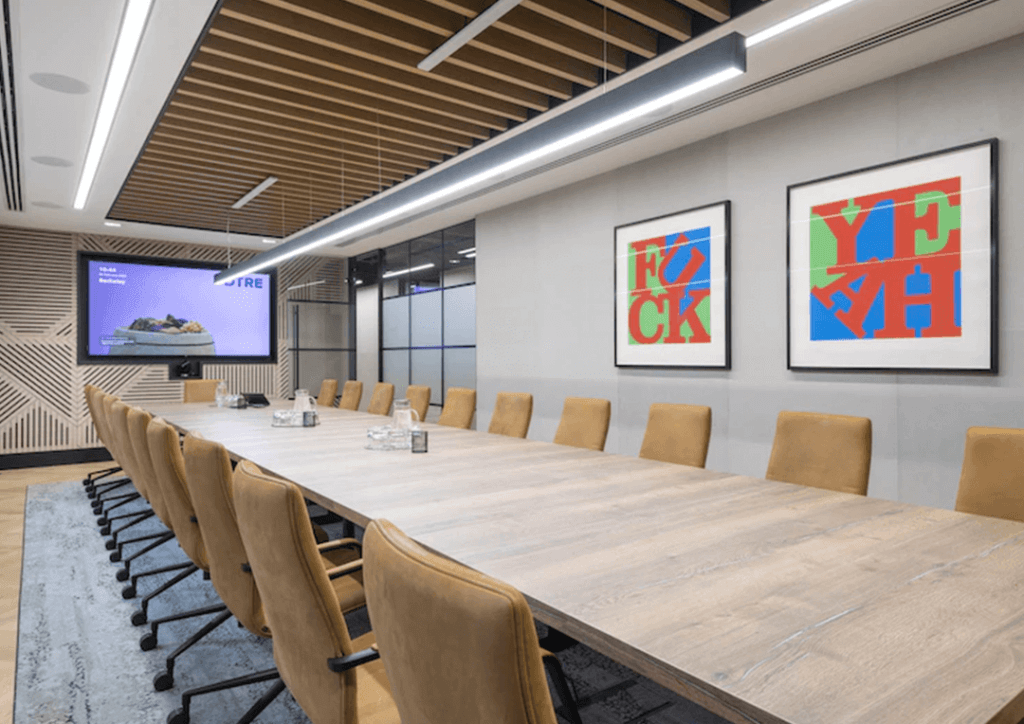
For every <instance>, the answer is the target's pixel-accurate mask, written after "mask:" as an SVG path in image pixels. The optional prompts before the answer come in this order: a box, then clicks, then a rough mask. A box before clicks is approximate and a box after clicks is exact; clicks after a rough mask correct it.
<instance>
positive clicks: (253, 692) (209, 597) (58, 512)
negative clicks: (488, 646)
mask: <svg viewBox="0 0 1024 724" xmlns="http://www.w3.org/2000/svg"><path fill="white" fill-rule="evenodd" d="M131 505H135V504H131ZM125 507H126V508H127V507H129V506H127V505H126V506H125ZM95 520H96V519H95V516H94V515H93V514H92V511H91V509H90V507H89V505H88V499H87V498H86V496H85V493H84V491H83V490H82V485H81V483H80V482H78V481H73V482H69V483H55V484H52V485H35V486H32V487H30V488H29V489H28V493H27V496H26V501H25V544H24V557H23V563H22V587H21V602H20V611H19V624H18V659H17V661H18V666H17V673H16V684H15V700H14V724H56V723H58V722H59V723H61V724H71V723H74V724H129V723H131V724H163V722H165V721H166V719H167V716H168V714H169V713H170V712H171V711H173V710H174V709H177V708H178V707H179V706H180V698H181V692H182V691H185V690H186V689H191V688H194V687H198V686H203V685H206V684H210V683H213V682H217V681H222V680H224V679H229V678H232V677H235V676H243V675H245V674H250V673H254V672H257V671H261V670H264V669H269V668H272V667H273V665H274V662H273V655H272V651H271V642H270V641H269V640H265V639H259V638H257V637H255V636H252V635H251V634H250V633H249V632H247V631H246V630H244V629H242V628H239V627H238V625H237V623H236V622H235V621H234V619H230V620H228V621H227V622H226V623H224V624H222V625H221V626H220V627H219V628H218V629H216V630H215V631H213V632H212V633H211V634H209V635H208V636H207V637H206V638H204V639H203V640H201V641H200V642H199V643H197V644H196V645H195V646H193V647H192V648H191V649H190V650H188V651H187V652H185V653H184V654H182V655H181V656H180V657H179V658H178V661H177V663H176V666H175V686H174V688H173V689H171V690H169V691H165V692H156V691H154V689H153V684H152V682H153V677H154V676H156V675H157V674H158V673H159V672H161V671H163V669H164V659H165V657H166V656H167V654H168V653H170V652H171V651H172V650H174V649H175V648H176V647H177V645H178V644H179V643H180V642H181V641H183V640H185V639H186V638H187V637H188V636H189V635H191V634H192V633H194V632H195V631H196V630H197V629H199V628H200V627H201V626H202V625H203V623H205V622H206V621H207V620H209V619H210V618H212V616H204V617H199V618H194V619H190V620H186V621H181V622H174V623H169V624H165V625H163V626H161V627H160V634H159V641H160V643H159V645H158V646H157V647H156V648H155V649H153V650H151V651H142V650H141V649H140V648H139V638H140V637H141V636H142V634H143V633H146V632H148V631H149V627H148V626H138V627H136V626H132V625H131V623H130V616H131V614H132V612H133V611H134V610H135V609H136V608H137V606H138V603H137V599H136V600H124V599H123V598H122V597H121V588H122V586H123V585H124V584H122V583H119V582H118V581H116V580H115V577H114V576H115V572H116V571H117V569H118V568H119V567H120V564H119V563H110V562H109V558H108V556H109V552H108V551H107V550H106V549H105V548H104V539H103V537H102V536H100V535H99V533H98V531H97V526H96V522H95ZM160 530H163V526H162V525H160V524H159V523H158V522H157V521H156V520H155V519H152V518H151V519H150V520H147V521H145V522H144V523H142V524H139V525H137V526H135V527H134V528H133V529H132V531H134V532H133V534H132V535H133V536H134V535H143V534H145V533H150V532H157V531H160ZM328 530H329V532H330V533H331V534H332V537H337V536H338V535H339V534H340V531H338V530H335V529H331V528H330V527H329V528H328ZM126 537H127V536H126ZM136 545H139V544H136ZM129 552H130V550H129ZM185 560H186V559H185V555H184V553H183V552H182V551H181V550H180V549H179V548H178V546H177V544H176V543H174V542H173V541H171V542H169V543H167V544H165V545H163V546H161V547H160V548H158V549H157V550H155V551H152V552H151V553H148V554H146V555H145V556H143V558H142V559H140V560H139V561H137V562H136V564H135V565H134V568H133V572H136V571H142V570H146V569H149V568H155V567H158V566H163V565H169V564H172V563H178V562H184V561H185ZM172 575H173V574H163V575H159V576H152V577H149V578H144V579H142V580H141V581H140V582H139V596H140V597H141V596H143V595H145V594H146V593H147V592H148V591H151V590H153V589H154V588H156V587H157V586H158V585H159V584H160V583H161V582H163V581H165V580H167V579H168V578H170V577H171V576H172ZM218 602H219V601H218V599H217V596H216V593H215V592H214V591H213V587H212V586H211V585H210V583H209V582H208V581H204V580H203V579H202V575H201V574H200V573H195V574H193V575H192V576H191V577H190V578H188V579H186V580H185V581H183V582H182V583H180V584H178V585H177V586H175V587H174V588H172V589H171V590H169V591H167V592H166V593H164V594H162V595H161V596H158V597H157V598H155V599H154V600H153V601H152V603H151V604H150V607H149V617H150V619H153V618H157V617H160V616H163V615H168V614H171V613H176V612H180V611H186V610H190V609H193V608H199V607H201V606H205V605H213V604H215V603H218ZM349 626H350V628H351V629H352V633H353V635H359V634H360V633H362V632H363V631H365V629H366V627H367V626H368V622H367V620H366V618H365V614H364V613H362V612H358V613H357V614H355V615H354V616H351V617H350V618H349ZM539 628H540V631H539V633H540V634H541V635H544V633H546V631H545V629H544V627H543V626H540V627H539ZM559 658H560V659H561V660H562V663H563V667H564V668H565V672H566V675H567V676H568V677H569V679H570V680H571V682H572V685H573V686H574V687H575V689H576V691H577V693H578V695H579V696H581V697H586V696H588V695H591V694H593V693H594V692H597V691H599V690H602V689H605V688H606V687H609V686H614V685H616V684H619V683H621V682H623V681H635V682H636V683H635V684H634V685H632V686H630V687H629V688H627V689H624V690H619V691H617V692H615V693H614V694H612V695H611V696H608V697H607V698H604V699H602V700H601V701H598V702H596V703H594V704H591V705H590V706H587V707H586V708H584V709H583V711H582V712H581V714H582V716H583V720H584V722H585V724H627V722H628V723H629V724H640V723H641V722H647V724H669V723H672V724H680V723H683V722H685V723H687V724H690V723H692V724H724V720H722V719H719V718H718V717H716V716H714V715H713V714H711V713H709V712H707V711H705V710H703V709H701V708H700V707H698V706H696V705H695V704H692V703H690V702H688V701H686V700H685V699H682V698H680V697H677V696H675V695H674V694H672V693H671V692H669V691H667V690H665V689H663V688H662V687H660V686H658V685H657V684H654V683H653V682H650V681H648V680H646V679H644V678H642V677H639V676H638V675H637V674H635V673H634V672H632V671H630V670H629V669H627V668H625V667H623V666H620V665H619V664H616V663H615V662H613V661H611V660H609V659H607V658H606V657H604V656H601V655H600V654H597V653H596V652H594V651H592V650H591V649H589V648H587V647H585V646H582V645H580V644H575V645H572V646H570V647H569V648H567V649H565V650H564V651H562V652H560V653H559ZM271 685H272V682H270V683H261V684H254V685H251V686H246V687H241V688H237V689H233V690H229V691H223V692H218V693H215V694H210V695H206V696H202V697H198V698H196V699H194V700H193V702H192V721H193V722H196V723H197V724H207V723H208V724H231V723H233V722H235V721H237V720H238V718H239V717H241V716H242V714H243V713H244V712H245V711H246V710H247V709H248V708H249V706H251V705H252V703H253V702H255V701H256V700H257V699H258V698H259V697H260V696H261V695H262V694H263V692H264V691H266V690H267V689H268V688H269V687H270V686H271ZM665 704H669V706H667V707H666V708H663V709H660V710H658V711H657V712H655V713H653V714H651V715H649V716H646V717H644V716H643V714H644V712H647V711H650V710H651V709H654V708H655V707H659V706H662V705H665ZM257 721H258V722H261V723H263V724H293V723H294V724H299V723H302V722H308V721H309V720H308V719H307V718H306V716H305V715H304V714H303V713H302V710H301V709H300V708H299V707H298V705H297V704H296V703H295V701H294V699H292V697H291V696H290V695H289V694H288V693H287V692H285V693H283V694H281V696H279V697H278V698H277V700H276V701H275V702H274V703H273V704H271V705H270V706H269V707H268V708H267V709H266V710H265V711H264V712H263V713H262V714H261V715H260V716H259V718H258V719H257Z"/></svg>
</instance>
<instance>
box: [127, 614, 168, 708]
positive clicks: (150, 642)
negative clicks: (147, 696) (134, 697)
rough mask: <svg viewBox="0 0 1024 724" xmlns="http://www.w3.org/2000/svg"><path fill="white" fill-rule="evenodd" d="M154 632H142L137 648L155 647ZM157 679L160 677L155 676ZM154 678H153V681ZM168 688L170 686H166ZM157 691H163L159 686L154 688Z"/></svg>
mask: <svg viewBox="0 0 1024 724" xmlns="http://www.w3.org/2000/svg"><path fill="white" fill-rule="evenodd" d="M133 623H134V622H133ZM156 643H157V642H156V634H155V633H153V632H152V631H150V632H149V633H148V634H143V635H142V638H141V639H139V648H140V649H142V650H143V651H152V650H153V649H155V648H156ZM156 678H157V680H158V679H159V678H160V677H159V676H158V677H156ZM155 681H156V680H154V682H155ZM167 688H170V687H167ZM156 690H157V691H163V689H161V688H160V687H159V686H158V687H157V688H156Z"/></svg>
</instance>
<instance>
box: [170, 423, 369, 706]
mask: <svg viewBox="0 0 1024 724" xmlns="http://www.w3.org/2000/svg"><path fill="white" fill-rule="evenodd" d="M182 453H183V456H184V459H185V482H186V485H187V487H188V492H189V496H190V497H191V499H192V502H193V505H194V506H195V514H196V520H197V523H198V526H199V530H200V532H201V533H202V536H203V540H204V541H205V544H206V556H207V560H208V561H209V567H210V582H211V583H212V584H213V587H214V589H215V590H216V591H217V594H218V595H219V596H220V598H221V600H222V601H223V602H224V603H225V604H226V605H227V607H228V610H229V611H230V612H231V613H232V614H234V616H235V618H237V619H238V621H239V623H241V624H242V625H243V626H244V627H245V628H246V629H248V630H249V631H250V632H251V633H253V634H255V635H257V636H261V637H264V638H269V637H270V635H271V631H270V627H269V626H268V624H267V620H266V617H265V616H264V612H263V603H262V601H261V600H260V595H259V590H258V589H257V587H256V580H255V579H254V578H253V575H252V570H251V567H250V565H249V556H248V554H247V553H246V551H245V545H244V544H243V543H242V536H241V533H240V532H239V530H238V520H237V518H236V517H235V508H234V500H233V485H234V483H233V482H232V478H233V473H232V471H231V460H230V458H229V457H228V453H227V450H225V449H224V446H223V445H221V444H219V443H216V442H213V441H210V440H206V439H204V438H203V437H202V436H201V435H200V434H199V433H196V432H192V433H189V434H188V435H187V436H186V437H185V444H184V446H183V450H182ZM317 549H318V551H319V552H320V557H321V562H322V564H323V567H324V569H325V570H326V569H328V568H333V567H335V566H338V565H344V564H346V563H350V562H352V561H354V560H358V559H359V557H360V553H361V551H362V547H361V546H360V545H359V542H358V541H356V540H355V539H353V538H346V539H342V540H334V541H329V542H328V543H322V544H320V545H318V546H317ZM331 583H332V584H333V587H334V593H335V595H336V596H337V598H338V601H339V605H340V607H341V610H342V611H343V612H348V611H353V610H355V609H357V608H360V607H362V606H363V605H364V604H365V601H366V599H365V597H364V596H363V588H362V575H361V574H354V575H351V576H342V577H340V578H337V579H335V580H333V581H331ZM279 676H280V675H279V674H278V672H277V669H276V668H275V669H270V670H266V671H259V672H256V673H253V674H250V675H248V676H242V677H238V678H233V679H230V680H228V681H224V682H220V683H219V684H210V685H207V686H203V687H200V688H199V689H192V690H189V691H186V692H183V693H182V707H181V709H178V710H177V711H176V712H175V713H174V716H175V717H176V719H171V721H175V720H177V721H188V719H189V712H190V709H191V702H192V700H193V699H194V698H195V697H196V696H199V695H201V694H212V693H215V692H218V691H224V690H226V689H232V688H235V687H237V686H245V685H249V684H255V683H259V682H262V681H271V680H273V679H277V678H279ZM282 689H283V684H282V685H278V686H275V687H274V688H273V689H271V690H270V691H268V692H267V695H266V696H264V697H262V698H261V699H260V701H258V702H257V704H256V705H254V708H253V709H250V710H249V711H248V712H247V715H250V716H252V715H255V714H257V713H259V711H262V709H263V708H265V707H266V706H268V705H269V704H270V703H271V701H272V700H273V698H274V697H275V696H276V695H277V694H278V693H280V691H281V690H282Z"/></svg>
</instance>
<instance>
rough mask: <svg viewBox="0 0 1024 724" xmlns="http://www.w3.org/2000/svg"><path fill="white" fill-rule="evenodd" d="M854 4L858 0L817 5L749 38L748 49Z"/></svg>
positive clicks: (828, 1)
mask: <svg viewBox="0 0 1024 724" xmlns="http://www.w3.org/2000/svg"><path fill="white" fill-rule="evenodd" d="M852 2H856V0H827V1H826V2H823V3H821V4H820V5H815V6H814V7H813V8H810V9H809V10H804V11H803V12H802V13H798V14H796V15H794V16H793V17H791V18H786V19H785V20H783V21H782V22H780V23H776V24H775V25H772V26H771V27H770V28H765V29H764V30H762V31H761V32H760V33H754V34H753V35H751V36H750V37H749V38H747V47H748V48H752V47H753V46H755V45H757V44H759V43H763V42H764V41H766V40H768V39H770V38H774V37H775V36H776V35H782V34H783V33H785V32H788V31H790V30H792V29H793V28H795V27H798V26H800V25H803V24H804V23H809V22H811V21H812V20H814V19H815V18H820V17H821V16H822V15H825V14H826V13H830V12H832V11H833V10H838V9H839V8H841V7H843V6H844V5H849V4H850V3H852Z"/></svg>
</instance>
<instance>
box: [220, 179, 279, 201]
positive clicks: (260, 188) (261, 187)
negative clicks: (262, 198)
mask: <svg viewBox="0 0 1024 724" xmlns="http://www.w3.org/2000/svg"><path fill="white" fill-rule="evenodd" d="M276 183H277V176H267V177H266V178H265V179H263V180H262V181H260V182H259V183H258V184H256V185H255V186H253V188H252V190H251V191H250V192H249V193H247V194H246V195H245V196H243V197H242V198H240V199H239V200H238V201H236V202H235V203H233V204H231V208H233V209H240V208H242V207H243V206H245V205H246V204H247V203H249V202H250V201H252V200H253V199H254V198H256V197H257V196H259V195H260V194H262V193H263V192H264V191H266V190H267V189H269V188H270V187H271V186H273V185H274V184H276Z"/></svg>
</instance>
